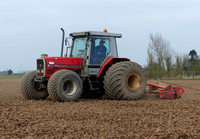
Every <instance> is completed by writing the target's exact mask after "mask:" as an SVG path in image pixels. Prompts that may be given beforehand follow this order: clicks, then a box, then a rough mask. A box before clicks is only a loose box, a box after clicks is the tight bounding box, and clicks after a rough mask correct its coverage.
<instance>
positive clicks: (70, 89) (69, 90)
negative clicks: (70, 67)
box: [63, 80, 78, 96]
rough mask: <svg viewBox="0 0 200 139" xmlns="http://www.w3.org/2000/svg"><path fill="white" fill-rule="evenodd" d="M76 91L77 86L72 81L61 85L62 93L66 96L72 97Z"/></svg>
mask: <svg viewBox="0 0 200 139" xmlns="http://www.w3.org/2000/svg"><path fill="white" fill-rule="evenodd" d="M77 89H78V85H77V83H76V82H75V81H74V80H66V81H65V82H64V84H63V92H64V94H65V95H67V96H71V95H74V94H75V93H76V91H77Z"/></svg>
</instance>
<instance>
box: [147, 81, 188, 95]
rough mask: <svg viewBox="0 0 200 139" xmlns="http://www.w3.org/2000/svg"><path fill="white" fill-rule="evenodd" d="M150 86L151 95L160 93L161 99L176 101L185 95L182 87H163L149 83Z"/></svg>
mask: <svg viewBox="0 0 200 139" xmlns="http://www.w3.org/2000/svg"><path fill="white" fill-rule="evenodd" d="M147 84H148V86H149V92H151V93H159V98H160V99H174V98H180V97H181V95H182V94H183V93H184V89H183V88H180V87H172V86H171V85H169V86H163V85H159V84H153V83H149V82H147Z"/></svg>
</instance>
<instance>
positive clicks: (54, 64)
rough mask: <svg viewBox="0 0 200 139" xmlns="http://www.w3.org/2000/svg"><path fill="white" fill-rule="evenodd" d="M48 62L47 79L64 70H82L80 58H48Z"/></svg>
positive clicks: (46, 59)
mask: <svg viewBox="0 0 200 139" xmlns="http://www.w3.org/2000/svg"><path fill="white" fill-rule="evenodd" d="M45 61H46V77H51V75H52V74H53V73H54V72H56V71H58V70H62V69H81V68H82V61H83V59H82V58H79V57H47V58H45Z"/></svg>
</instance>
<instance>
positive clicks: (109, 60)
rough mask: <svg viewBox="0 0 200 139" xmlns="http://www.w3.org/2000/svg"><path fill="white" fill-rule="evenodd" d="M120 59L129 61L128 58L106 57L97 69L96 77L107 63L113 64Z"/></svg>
mask: <svg viewBox="0 0 200 139" xmlns="http://www.w3.org/2000/svg"><path fill="white" fill-rule="evenodd" d="M120 61H130V60H129V59H128V58H119V57H108V58H107V60H106V61H105V62H104V64H103V65H102V66H101V69H100V70H99V73H98V75H97V77H99V76H100V75H101V73H102V72H103V70H104V69H105V67H106V66H107V65H108V64H110V63H111V64H113V63H115V62H120Z"/></svg>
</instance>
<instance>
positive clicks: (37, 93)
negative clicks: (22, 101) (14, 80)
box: [20, 71, 48, 100]
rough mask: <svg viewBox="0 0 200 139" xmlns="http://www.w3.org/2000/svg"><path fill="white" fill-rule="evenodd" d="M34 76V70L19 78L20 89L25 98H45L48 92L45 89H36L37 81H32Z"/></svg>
mask: <svg viewBox="0 0 200 139" xmlns="http://www.w3.org/2000/svg"><path fill="white" fill-rule="evenodd" d="M35 77H36V71H30V72H27V73H26V74H25V75H24V76H23V77H22V79H21V84H20V89H21V93H22V95H23V96H24V97H25V98H26V99H35V100H39V99H45V98H47V97H48V92H47V90H46V89H42V90H38V89H36V86H37V85H36V84H37V82H34V78H35Z"/></svg>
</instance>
